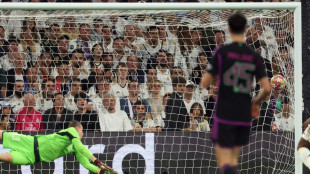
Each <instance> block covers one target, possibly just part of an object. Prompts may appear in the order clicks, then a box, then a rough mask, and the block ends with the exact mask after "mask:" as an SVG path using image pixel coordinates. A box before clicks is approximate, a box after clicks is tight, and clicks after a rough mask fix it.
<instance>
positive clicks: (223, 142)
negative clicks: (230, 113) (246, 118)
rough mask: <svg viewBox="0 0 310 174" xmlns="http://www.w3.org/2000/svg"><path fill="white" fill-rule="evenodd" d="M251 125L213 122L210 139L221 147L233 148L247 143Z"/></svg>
mask: <svg viewBox="0 0 310 174" xmlns="http://www.w3.org/2000/svg"><path fill="white" fill-rule="evenodd" d="M250 130H251V126H235V125H229V124H224V123H219V122H216V121H215V122H214V126H213V128H212V140H213V141H214V142H215V143H217V144H218V145H219V146H221V147H223V148H233V147H237V146H243V145H246V144H248V143H249V139H250Z"/></svg>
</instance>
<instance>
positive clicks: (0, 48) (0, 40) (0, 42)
mask: <svg viewBox="0 0 310 174" xmlns="http://www.w3.org/2000/svg"><path fill="white" fill-rule="evenodd" d="M4 38H5V29H4V28H3V27H2V26H0V57H2V56H4V55H6V54H7V53H8V52H9V50H8V45H9V44H10V43H9V42H8V41H6V40H5V39H4Z"/></svg>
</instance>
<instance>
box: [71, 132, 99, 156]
mask: <svg viewBox="0 0 310 174" xmlns="http://www.w3.org/2000/svg"><path fill="white" fill-rule="evenodd" d="M67 130H68V132H69V133H70V134H71V135H72V136H73V138H72V140H71V142H72V145H73V147H74V148H75V150H76V151H77V152H79V153H81V154H82V155H83V156H84V157H86V158H87V159H89V158H90V157H91V156H92V155H93V154H92V153H91V152H90V151H89V150H88V149H87V148H86V147H85V146H84V145H83V143H82V142H81V140H80V138H79V135H78V133H77V131H76V129H75V128H69V129H67Z"/></svg>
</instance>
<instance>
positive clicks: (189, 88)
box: [183, 80, 206, 114]
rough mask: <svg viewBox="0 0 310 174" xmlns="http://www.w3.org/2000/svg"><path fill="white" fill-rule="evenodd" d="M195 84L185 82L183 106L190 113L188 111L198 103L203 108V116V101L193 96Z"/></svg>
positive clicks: (188, 81)
mask: <svg viewBox="0 0 310 174" xmlns="http://www.w3.org/2000/svg"><path fill="white" fill-rule="evenodd" d="M195 87H196V86H195V84H194V82H192V81H190V80H187V82H186V85H185V92H184V95H183V100H184V104H185V106H186V109H187V112H188V113H190V109H191V107H192V105H193V104H194V103H199V104H200V105H201V106H202V107H203V114H205V113H206V112H205V110H206V109H205V107H204V103H203V101H202V100H201V99H200V98H199V97H197V96H196V95H195V93H194V92H195Z"/></svg>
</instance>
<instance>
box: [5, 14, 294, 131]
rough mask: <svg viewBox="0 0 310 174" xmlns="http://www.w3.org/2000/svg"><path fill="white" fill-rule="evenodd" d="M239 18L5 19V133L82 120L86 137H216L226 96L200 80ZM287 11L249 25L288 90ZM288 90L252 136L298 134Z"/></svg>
mask: <svg viewBox="0 0 310 174" xmlns="http://www.w3.org/2000/svg"><path fill="white" fill-rule="evenodd" d="M230 12H231V11H230V10H224V11H222V12H220V11H198V10H197V11H189V12H187V13H175V12H169V13H164V14H150V15H146V14H143V15H142V14H138V15H134V14H133V15H128V16H126V15H117V14H114V15H111V16H104V17H97V16H96V15H94V16H92V18H87V20H85V19H80V18H78V17H75V16H68V17H63V18H57V20H47V19H46V21H42V19H41V18H40V19H38V18H29V17H25V18H24V19H23V20H17V19H13V18H0V56H1V57H0V73H1V77H0V87H1V93H0V97H1V103H0V106H1V107H0V109H1V110H0V112H1V113H0V114H1V123H0V129H7V130H21V131H42V130H52V131H58V130H60V129H64V128H66V127H67V126H68V123H69V122H70V121H72V120H73V119H74V120H78V121H81V123H82V125H83V127H84V129H85V130H87V131H166V130H167V131H210V129H211V128H212V124H213V120H212V116H213V112H214V108H215V102H216V96H217V95H218V93H219V91H218V89H217V87H216V82H214V83H213V85H212V86H211V88H210V89H203V88H202V87H201V86H200V79H201V76H202V74H203V73H204V70H205V69H206V67H207V66H208V62H209V61H210V60H211V59H212V53H213V52H214V51H215V50H216V49H217V48H218V47H220V46H222V45H225V44H228V43H229V40H230V37H229V33H228V30H227V27H226V22H225V21H226V18H227V15H228V14H229V13H230ZM284 12H287V15H286V16H285V17H283V18H281V17H279V18H268V17H256V18H253V19H252V20H249V26H248V29H247V32H246V36H247V37H246V38H247V39H246V41H245V42H246V43H247V44H249V46H251V47H253V49H254V50H256V51H258V52H259V53H260V54H261V55H262V57H263V59H264V62H265V65H266V69H267V72H268V76H269V78H272V76H273V75H282V76H284V78H285V79H286V81H287V84H288V85H287V86H288V87H289V82H290V81H292V79H291V78H292V77H293V74H292V72H293V71H292V70H293V68H294V66H293V64H292V61H293V51H294V44H293V42H294V39H293V38H294V37H293V22H292V21H293V13H292V12H288V11H277V13H279V14H280V13H281V14H283V13H284ZM51 21H53V22H52V23H51ZM57 21H58V22H57ZM42 22H43V23H44V22H45V23H44V24H42ZM211 24H217V25H211ZM256 88H257V86H255V82H253V95H255V91H256V90H255V89H256ZM288 91H289V90H288V89H283V90H282V91H277V90H273V92H272V94H271V96H270V97H269V98H266V100H265V101H264V102H263V103H262V109H261V118H260V119H259V120H256V121H254V122H253V130H275V129H273V128H274V127H275V126H274V125H276V127H277V129H276V130H278V131H279V130H294V125H293V124H292V123H293V121H292V120H293V119H294V118H293V116H292V115H291V114H290V113H291V102H290V100H289V97H290V96H289V92H288Z"/></svg>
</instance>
